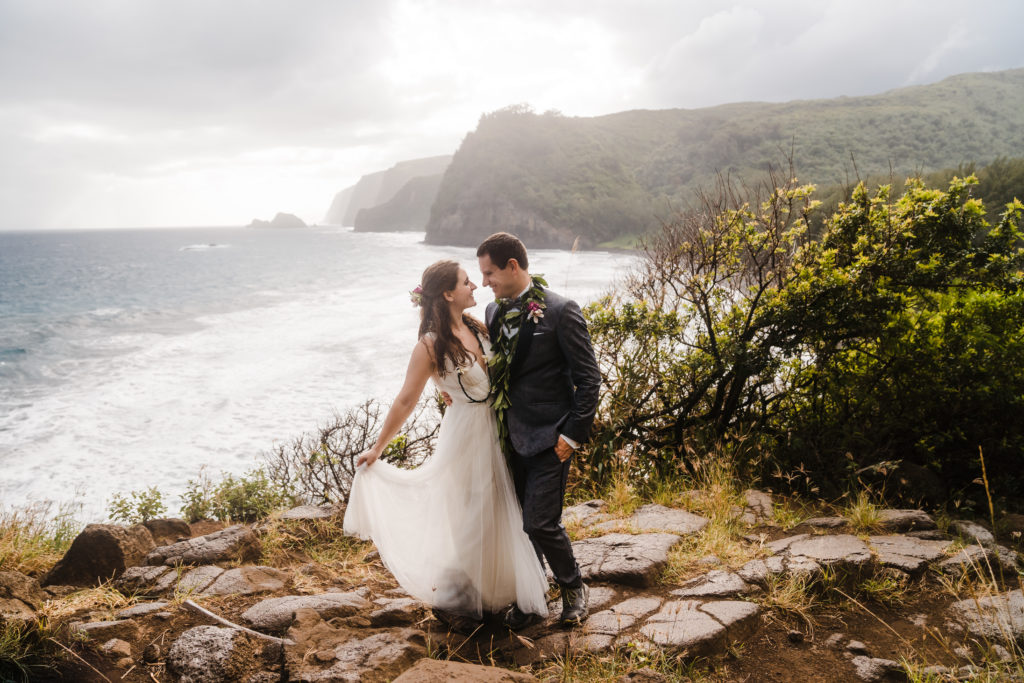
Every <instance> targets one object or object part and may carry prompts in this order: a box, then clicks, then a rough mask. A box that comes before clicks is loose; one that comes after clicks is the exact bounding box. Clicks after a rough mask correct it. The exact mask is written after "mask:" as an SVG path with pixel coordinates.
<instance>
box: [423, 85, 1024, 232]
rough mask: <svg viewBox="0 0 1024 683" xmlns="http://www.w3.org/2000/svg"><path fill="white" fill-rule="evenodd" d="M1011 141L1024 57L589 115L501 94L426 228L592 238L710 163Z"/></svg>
mask: <svg viewBox="0 0 1024 683" xmlns="http://www.w3.org/2000/svg"><path fill="white" fill-rule="evenodd" d="M1022 150H1024V69H1014V70H1010V71H1001V72H991V73H975V74H962V75H959V76H953V77H950V78H947V79H945V80H943V81H940V82H938V83H935V84H931V85H923V86H912V87H907V88H900V89H897V90H891V91H888V92H886V93H882V94H879V95H870V96H863V97H839V98H834V99H827V100H800V101H791V102H783V103H759V102H740V103H731V104H725V105H720V106H716V107H709V108H704V109H668V110H633V111H626V112H619V113H615V114H608V115H605V116H599V117H591V118H582V117H565V116H561V115H559V114H557V113H546V114H536V113H534V112H532V111H531V110H529V108H528V107H524V106H516V107H509V108H506V109H502V110H499V111H496V112H493V113H491V114H485V115H484V116H482V117H481V119H480V122H479V124H478V126H477V129H476V131H474V132H472V133H470V134H468V135H467V136H466V138H465V140H464V141H463V143H462V145H461V146H460V148H459V149H458V151H457V152H456V153H455V155H454V157H453V159H452V163H451V165H450V166H449V168H448V170H447V172H446V173H445V175H444V179H443V181H442V183H441V187H440V189H439V191H438V196H437V200H436V201H435V203H434V206H433V208H432V210H431V215H430V220H429V222H428V224H427V226H426V241H427V242H429V243H436V244H455V245H473V244H476V243H478V242H479V241H480V240H482V239H483V238H484V237H486V236H487V235H489V234H490V233H492V232H495V231H498V230H507V231H510V232H514V233H516V234H518V235H520V236H521V237H523V239H524V241H526V243H527V244H528V245H531V246H533V247H535V248H541V247H568V246H570V245H571V244H572V243H573V241H574V240H575V239H576V237H579V238H580V241H581V244H582V245H583V246H586V247H595V246H598V245H601V244H605V243H608V242H611V241H615V240H620V241H621V240H623V239H624V238H628V237H630V236H636V235H640V234H642V233H644V232H647V231H649V230H651V229H653V228H655V227H657V226H658V224H659V219H660V218H662V217H667V216H668V215H669V214H670V213H671V211H672V210H673V207H679V206H682V205H685V204H687V203H689V202H691V201H692V199H693V197H694V192H695V191H696V190H697V189H698V188H700V187H709V186H711V185H712V184H713V183H714V182H715V181H716V177H717V175H718V174H719V173H721V174H725V175H728V176H729V177H731V178H733V179H735V180H738V181H740V182H756V181H757V180H758V179H760V178H763V177H764V173H765V171H766V170H767V169H768V168H769V167H772V166H774V167H776V168H778V167H780V166H785V165H786V164H787V163H788V158H789V157H791V158H792V161H793V164H794V167H795V171H796V173H797V175H798V177H799V178H800V180H801V181H802V182H811V183H815V184H817V185H819V186H821V187H825V186H830V185H836V184H842V183H847V182H850V181H851V180H853V179H855V178H857V177H866V176H868V175H877V174H880V173H889V172H892V174H893V175H894V176H895V177H896V178H901V177H904V176H908V175H913V174H916V173H925V172H929V171H935V170H938V169H942V168H950V167H957V166H960V165H962V164H964V163H972V162H973V163H977V164H980V165H984V164H987V163H989V162H991V161H993V160H995V159H997V158H999V157H1004V156H1020V155H1021V151H1022ZM787 171H788V169H787Z"/></svg>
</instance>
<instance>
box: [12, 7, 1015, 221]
mask: <svg viewBox="0 0 1024 683" xmlns="http://www.w3.org/2000/svg"><path fill="white" fill-rule="evenodd" d="M1022 25H1024V3H1021V2H1019V1H1018V0H975V1H974V2H971V3H966V4H965V3H963V2H960V1H956V2H954V1H952V0H885V1H884V2H882V1H876V0H762V1H758V0H734V1H731V2H729V1H719V0H703V1H702V2H696V1H691V0H520V1H511V0H506V1H502V0H436V1H430V0H359V1H357V0H288V1H286V0H249V1H246V2H242V1H240V0H175V1H174V2H165V1H158V0H88V1H79V0H74V1H72V0H63V1H62V0H0V230H12V229H35V228H75V227H131V226H185V225H242V224H246V223H248V222H249V221H250V220H251V219H252V218H254V217H260V218H270V217H272V216H273V215H274V213H276V212H277V211H287V212H291V213H296V214H298V215H299V216H301V217H302V218H303V219H305V220H307V221H309V222H314V221H318V220H320V219H321V218H322V217H323V215H324V213H325V211H326V209H327V207H328V205H329V204H330V201H331V198H332V196H333V195H334V193H335V192H337V191H338V190H340V189H342V188H344V187H346V186H348V185H351V184H353V183H354V182H355V181H356V180H358V178H359V176H360V175H362V174H363V173H369V172H373V171H377V170H381V169H384V168H387V167H389V166H391V165H393V164H394V163H395V162H397V161H401V160H403V159H411V158H417V157H422V156H432V155H435V154H447V153H451V152H453V151H454V150H455V149H456V148H457V147H458V145H459V143H460V142H461V140H462V138H463V137H464V136H465V134H466V133H467V132H469V131H471V130H473V129H474V128H475V127H476V122H477V120H478V118H479V117H480V114H481V113H484V112H488V111H493V110H495V109H499V108H501V107H504V106H507V105H509V104H517V103H528V104H530V105H531V106H533V108H534V109H535V110H537V111H545V110H548V109H557V110H559V111H561V112H562V113H564V114H566V115H573V116H594V115H600V114H607V113H612V112H616V111H622V110H626V109H642V108H643V109H661V108H670V107H686V108H692V107H705V106H710V105H715V104H721V103H725V102H735V101H745V100H765V101H783V100H791V99H809V98H821V97H835V96H838V95H863V94H873V93H878V92H883V91H886V90H890V89H892V88H898V87H903V86H907V85H915V84H922V83H931V82H934V81H937V80H941V79H942V78H944V77H946V76H949V75H952V74H957V73H964V72H970V71H986V70H999V69H1010V68H1018V67H1024V41H1021V40H1020V27H1021V26H1022Z"/></svg>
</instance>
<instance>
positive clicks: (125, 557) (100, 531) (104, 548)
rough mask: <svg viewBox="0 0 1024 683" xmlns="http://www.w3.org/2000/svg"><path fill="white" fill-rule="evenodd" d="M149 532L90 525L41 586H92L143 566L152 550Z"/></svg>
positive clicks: (140, 528) (112, 526) (115, 525)
mask: <svg viewBox="0 0 1024 683" xmlns="http://www.w3.org/2000/svg"><path fill="white" fill-rule="evenodd" d="M155 545H156V543H154V542H153V535H152V534H150V533H149V529H147V528H146V527H144V526H142V525H141V524H136V525H135V526H132V527H123V526H120V525H119V524H90V525H88V526H87V527H85V529H83V530H82V533H80V534H78V536H76V537H75V540H74V541H72V542H71V547H70V548H68V551H67V552H66V553H65V554H64V557H63V558H61V560H60V562H58V563H57V564H56V565H55V566H54V567H53V569H51V570H50V571H49V573H47V575H46V577H45V578H44V579H43V581H42V585H44V586H54V585H57V586H91V585H95V584H97V583H102V582H103V581H108V580H110V579H113V578H116V577H118V576H120V575H121V574H122V573H123V572H124V570H125V569H127V568H128V567H133V566H135V565H137V564H142V562H143V559H144V558H145V557H146V553H148V552H149V551H150V550H152V549H153V548H154V547H155Z"/></svg>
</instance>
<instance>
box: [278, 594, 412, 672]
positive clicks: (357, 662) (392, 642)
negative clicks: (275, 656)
mask: <svg viewBox="0 0 1024 683" xmlns="http://www.w3.org/2000/svg"><path fill="white" fill-rule="evenodd" d="M288 638H290V639H291V640H292V641H293V644H291V645H286V646H285V648H284V655H285V666H286V668H287V671H288V675H289V680H292V681H309V682H311V683H312V682H313V681H322V682H323V683H328V682H330V683H335V682H338V681H390V680H393V679H395V678H396V677H397V676H398V675H399V674H401V673H403V672H405V671H406V670H408V669H409V668H411V667H412V666H413V664H415V663H416V662H417V661H419V660H420V659H422V658H423V657H425V656H426V654H427V650H426V636H425V635H424V633H423V632H422V631H418V630H416V629H411V628H396V629H391V630H387V631H379V632H376V633H370V634H367V633H366V632H364V631H361V630H353V629H348V628H345V627H341V628H335V627H334V626H332V625H331V624H329V623H327V622H325V621H324V620H323V619H322V618H321V617H320V616H319V615H318V614H317V613H316V612H315V611H313V610H312V609H306V608H302V609H299V610H297V611H296V613H295V619H294V620H293V621H292V624H291V626H290V628H289V629H288Z"/></svg>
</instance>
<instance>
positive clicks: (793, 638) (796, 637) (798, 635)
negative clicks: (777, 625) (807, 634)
mask: <svg viewBox="0 0 1024 683" xmlns="http://www.w3.org/2000/svg"><path fill="white" fill-rule="evenodd" d="M786 638H787V639H788V640H789V642H791V643H802V642H804V633H803V631H797V630H796V629H795V628H794V629H790V630H789V631H787V632H786Z"/></svg>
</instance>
